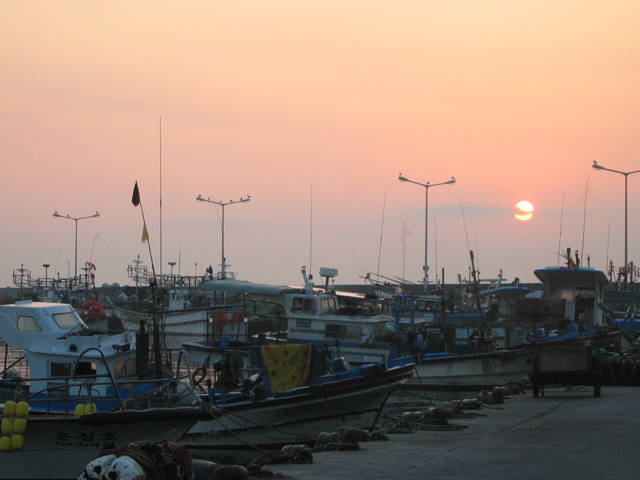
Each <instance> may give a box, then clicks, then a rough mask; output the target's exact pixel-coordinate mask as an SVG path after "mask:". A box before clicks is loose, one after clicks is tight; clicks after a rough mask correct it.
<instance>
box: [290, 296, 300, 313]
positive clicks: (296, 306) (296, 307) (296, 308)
mask: <svg viewBox="0 0 640 480" xmlns="http://www.w3.org/2000/svg"><path fill="white" fill-rule="evenodd" d="M291 311H292V312H300V311H302V298H300V297H294V298H293V299H292V300H291Z"/></svg>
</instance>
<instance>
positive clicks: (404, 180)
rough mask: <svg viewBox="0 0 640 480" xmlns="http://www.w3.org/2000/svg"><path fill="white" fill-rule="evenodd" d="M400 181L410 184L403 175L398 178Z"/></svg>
mask: <svg viewBox="0 0 640 480" xmlns="http://www.w3.org/2000/svg"><path fill="white" fill-rule="evenodd" d="M398 180H400V181H401V182H408V181H409V179H408V178H407V177H403V176H402V175H400V176H399V177H398Z"/></svg>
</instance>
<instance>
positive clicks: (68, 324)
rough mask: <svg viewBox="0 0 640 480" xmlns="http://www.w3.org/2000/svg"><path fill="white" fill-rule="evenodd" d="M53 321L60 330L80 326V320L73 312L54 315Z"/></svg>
mask: <svg viewBox="0 0 640 480" xmlns="http://www.w3.org/2000/svg"><path fill="white" fill-rule="evenodd" d="M53 321H54V322H56V324H57V325H58V326H59V327H60V328H61V329H62V330H69V329H70V328H73V327H75V326H76V325H79V324H80V319H79V318H78V316H77V315H76V314H75V313H74V312H64V313H54V314H53Z"/></svg>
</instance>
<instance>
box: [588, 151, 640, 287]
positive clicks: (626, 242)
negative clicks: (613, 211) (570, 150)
mask: <svg viewBox="0 0 640 480" xmlns="http://www.w3.org/2000/svg"><path fill="white" fill-rule="evenodd" d="M591 166H592V167H593V168H595V169H596V170H606V171H607V172H614V173H619V174H620V175H624V283H625V285H626V283H627V266H628V265H629V256H628V255H629V229H628V222H627V179H628V177H629V175H631V174H632V173H638V172H640V170H634V171H633V172H621V171H619V170H612V169H610V168H605V167H603V166H602V165H598V162H596V161H595V160H594V161H593V165H591ZM582 254H583V255H584V252H582Z"/></svg>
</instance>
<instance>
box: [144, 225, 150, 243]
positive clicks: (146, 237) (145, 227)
mask: <svg viewBox="0 0 640 480" xmlns="http://www.w3.org/2000/svg"><path fill="white" fill-rule="evenodd" d="M148 240H149V232H147V224H146V223H145V224H144V226H143V227H142V243H144V242H146V241H148Z"/></svg>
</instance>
